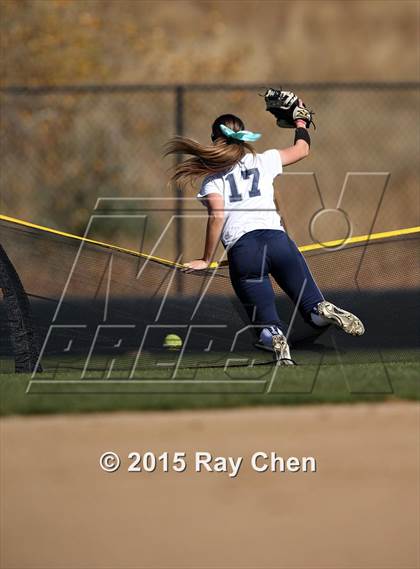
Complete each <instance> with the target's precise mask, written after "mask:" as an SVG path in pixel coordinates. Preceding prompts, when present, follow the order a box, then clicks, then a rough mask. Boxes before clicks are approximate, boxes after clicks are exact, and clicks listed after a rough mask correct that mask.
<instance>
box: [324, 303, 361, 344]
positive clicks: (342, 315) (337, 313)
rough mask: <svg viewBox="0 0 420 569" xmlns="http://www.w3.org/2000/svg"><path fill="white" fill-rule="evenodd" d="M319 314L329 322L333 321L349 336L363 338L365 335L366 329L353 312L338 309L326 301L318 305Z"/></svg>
mask: <svg viewBox="0 0 420 569" xmlns="http://www.w3.org/2000/svg"><path fill="white" fill-rule="evenodd" d="M316 309H317V312H318V314H319V315H320V316H323V317H324V318H326V319H327V320H332V323H333V324H335V325H336V326H338V327H339V328H341V329H342V330H344V332H346V333H347V334H351V335H352V336H362V335H363V334H364V333H365V327H364V326H363V323H362V321H361V320H360V319H359V318H357V316H355V315H354V314H352V313H351V312H348V311H347V310H343V309H342V308H338V307H337V306H335V305H334V304H333V303H332V302H328V301H327V300H324V301H322V302H320V303H318V305H317V307H316Z"/></svg>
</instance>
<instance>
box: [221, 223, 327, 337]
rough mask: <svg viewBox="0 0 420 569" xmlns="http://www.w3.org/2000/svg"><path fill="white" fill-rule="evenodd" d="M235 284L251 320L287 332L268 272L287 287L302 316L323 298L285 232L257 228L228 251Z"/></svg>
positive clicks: (305, 317)
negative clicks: (277, 327) (278, 327)
mask: <svg viewBox="0 0 420 569" xmlns="http://www.w3.org/2000/svg"><path fill="white" fill-rule="evenodd" d="M228 260H229V272H230V279H231V281H232V286H233V288H234V290H235V293H236V295H237V296H238V298H239V300H240V301H241V302H242V304H243V305H244V307H245V309H246V311H247V313H248V316H249V319H250V320H251V322H252V323H253V324H255V325H257V326H258V327H261V326H264V325H273V324H277V325H278V326H280V328H281V329H282V330H283V332H285V333H286V331H287V330H285V329H284V323H283V322H282V320H281V319H280V318H279V315H278V313H277V309H276V304H275V294H274V291H273V287H272V284H271V280H270V277H269V275H272V277H273V278H274V280H275V281H276V282H277V284H278V285H279V286H280V288H282V289H283V290H284V292H285V293H286V294H287V295H288V296H289V298H290V299H291V300H292V302H293V303H294V304H297V302H298V300H299V298H300V301H299V306H298V309H299V311H300V313H301V314H302V316H303V318H304V319H305V320H306V321H307V322H310V314H311V312H312V309H313V308H314V307H315V306H316V305H317V304H318V302H321V301H322V300H324V297H323V296H322V294H321V291H320V290H319V288H318V287H317V285H316V283H315V281H314V278H313V276H312V274H311V272H310V270H309V268H308V265H307V264H306V261H305V259H304V257H303V255H302V254H301V253H300V251H299V249H298V248H297V246H296V244H295V242H294V241H293V240H292V239H290V237H289V236H288V235H287V233H285V232H284V231H279V230H275V229H257V230H255V231H250V232H249V233H246V234H245V235H243V236H242V237H241V238H240V239H239V240H238V241H237V242H236V243H235V245H233V247H231V249H229V251H228Z"/></svg>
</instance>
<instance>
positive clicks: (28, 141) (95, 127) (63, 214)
mask: <svg viewBox="0 0 420 569" xmlns="http://www.w3.org/2000/svg"><path fill="white" fill-rule="evenodd" d="M289 87H290V88H292V89H294V90H296V91H297V92H298V93H299V95H300V96H301V97H302V98H303V99H304V100H305V102H306V103H307V105H308V106H310V107H312V108H313V109H315V111H316V115H315V122H316V124H317V130H316V131H315V132H314V133H313V135H312V138H313V145H312V152H311V155H310V157H309V158H308V159H307V160H306V161H304V162H301V163H299V164H296V165H294V166H292V167H290V169H287V172H288V174H287V175H286V176H282V177H280V178H279V179H277V182H276V190H277V197H278V201H279V207H280V210H281V212H282V215H283V218H284V221H285V224H286V226H287V228H288V230H289V231H290V233H291V234H292V235H293V237H294V238H295V239H296V240H297V241H298V243H299V244H304V243H307V242H310V241H312V239H313V235H312V234H311V231H310V222H311V219H312V218H313V215H314V213H315V212H316V211H317V210H319V209H322V208H331V209H335V208H336V207H337V205H339V206H340V208H341V209H342V210H344V211H345V212H346V215H347V217H350V218H351V220H352V225H353V233H354V234H363V233H368V232H369V231H371V230H374V231H387V230H392V229H398V228H401V227H409V226H413V225H417V224H418V201H417V200H418V182H419V179H418V155H419V152H418V151H419V139H418V128H417V124H418V108H419V107H418V102H419V89H418V87H419V84H417V83H404V84H344V85H342V84H301V85H290V86H289ZM264 88H265V86H263V85H247V86H230V85H223V86H218V85H212V86H210V85H209V86H203V85H201V86H198V85H195V86H193V85H192V86H187V85H186V86H135V85H133V86H100V87H98V86H96V87H93V86H92V87H89V86H86V87H45V88H44V87H38V88H18V87H15V88H6V89H3V90H2V92H1V128H2V136H1V172H0V191H1V198H2V206H1V210H2V213H4V214H7V215H10V216H14V217H17V218H21V219H26V220H30V221H32V222H34V223H38V224H41V225H46V226H50V227H55V228H58V229H60V230H63V231H70V232H75V233H79V234H80V233H83V232H84V230H85V228H86V224H87V222H88V220H89V217H90V215H91V213H92V211H93V209H94V207H95V204H96V203H97V199H98V198H101V197H116V198H137V197H141V198H144V197H148V198H151V197H153V198H161V197H166V198H171V197H173V196H171V193H170V190H169V189H168V188H167V180H168V173H167V170H168V168H169V167H170V166H171V163H172V162H173V160H172V159H169V158H168V159H163V158H162V148H163V145H164V143H165V142H166V141H167V140H168V139H169V138H170V137H171V136H172V135H174V134H175V133H179V134H181V133H182V134H185V135H188V136H190V137H192V138H195V139H197V140H200V141H202V142H206V141H209V136H210V125H211V123H212V121H213V120H214V118H215V117H216V116H218V115H220V114H222V113H227V112H233V113H234V114H237V115H239V116H241V117H242V118H243V120H244V122H245V124H246V126H247V128H250V129H252V130H256V131H260V132H262V133H263V137H262V139H261V140H260V141H259V142H258V143H256V145H255V146H256V149H257V151H263V150H265V149H267V148H273V147H274V148H277V147H280V148H281V147H285V146H288V145H289V144H291V143H292V140H293V134H292V132H291V131H287V130H280V129H278V128H276V126H275V123H274V121H273V117H272V116H271V115H270V114H269V113H266V112H265V106H264V104H263V100H262V99H260V98H259V97H258V93H261V92H263V91H264ZM302 172H305V173H312V172H313V173H315V175H316V180H315V178H314V177H313V175H311V174H310V175H308V174H302V175H297V174H298V173H302ZM348 172H352V173H357V174H355V175H351V176H350V177H348V178H347V179H346V174H347V173H348ZM388 174H389V175H390V176H388ZM388 177H389V180H388ZM316 182H317V183H316ZM387 182H388V183H387ZM343 184H344V186H345V188H344V189H345V192H344V195H343V196H342V199H341V202H340V203H339V204H338V198H339V196H340V193H342V189H343ZM386 184H387V185H386ZM385 187H386V191H384V189H385ZM193 195H194V194H193V192H190V197H191V196H193ZM150 203H156V207H157V208H159V204H158V202H157V201H156V202H154V201H153V200H152V202H150ZM192 203H193V202H189V205H188V208H189V207H191V205H190V204H192ZM197 207H199V206H197ZM165 208H166V209H167V210H169V211H167V212H166V213H164V214H163V213H161V214H155V215H149V223H148V229H147V235H146V238H145V239H144V240H143V246H144V247H145V249H146V250H148V249H149V250H150V247H151V245H152V244H153V243H154V242H155V240H156V239H157V238H158V237H159V235H160V233H161V231H162V226H163V223H164V219H166V217H167V216H168V215H169V213H171V214H172V213H174V212H175V213H176V212H178V213H182V212H183V211H185V205H184V206H183V205H182V204H180V202H179V200H178V201H175V200H174V201H173V202H172V201H171V200H167V201H166V202H165ZM183 208H184V209H183ZM188 208H187V209H188ZM330 214H331V215H329V216H328V215H327V216H325V218H324V226H323V227H321V230H320V228H318V230H317V231H321V233H322V235H323V237H324V236H326V237H327V238H331V239H333V238H337V237H340V232H341V231H342V229H343V228H342V224H343V219H341V218H340V216H338V217H337V219H334V212H330ZM165 216H166V217H165ZM202 225H203V220H202V219H196V218H189V217H188V218H187V219H185V220H184V221H183V222H179V221H178V222H177V223H175V224H174V229H173V233H171V234H170V233H168V235H167V237H168V238H167V239H166V240H164V241H165V242H162V245H161V248H160V250H159V254H161V255H162V256H165V257H168V258H171V259H174V258H178V257H179V255H180V254H181V253H182V254H183V258H184V259H185V258H186V257H190V256H196V255H200V254H201V248H202V244H203V240H204V228H203V227H202ZM106 237H107V239H112V240H114V241H115V240H117V241H118V242H119V243H120V244H122V245H126V246H133V245H136V246H138V244H137V243H135V244H134V243H132V239H134V238H133V236H132V234H131V233H130V232H128V233H125V232H124V229H121V227H119V226H118V224H116V225H114V226H110V227H109V228H108V235H106Z"/></svg>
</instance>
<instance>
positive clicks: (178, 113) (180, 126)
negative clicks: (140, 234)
mask: <svg viewBox="0 0 420 569" xmlns="http://www.w3.org/2000/svg"><path fill="white" fill-rule="evenodd" d="M184 95H185V87H183V86H182V85H178V86H177V87H176V88H175V132H176V134H177V135H178V136H183V135H184V120H185V119H184ZM181 161H182V155H181V154H176V155H175V164H176V165H177V164H179V163H180V162H181ZM176 198H177V200H176V207H175V215H176V218H175V221H176V223H175V232H176V236H175V249H176V251H175V258H176V259H178V262H183V259H182V254H183V251H184V220H183V209H184V208H183V200H182V199H180V198H182V192H181V188H179V187H177V188H176ZM175 282H176V291H177V293H178V294H182V293H183V282H184V280H183V279H182V275H181V273H180V272H179V271H178V272H177V275H176V280H175Z"/></svg>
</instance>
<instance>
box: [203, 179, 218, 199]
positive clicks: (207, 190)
mask: <svg viewBox="0 0 420 569" xmlns="http://www.w3.org/2000/svg"><path fill="white" fill-rule="evenodd" d="M209 194H219V195H220V196H223V190H222V188H221V187H220V185H219V184H217V182H216V180H212V179H211V178H210V179H209V178H204V180H203V183H202V184H201V188H200V191H199V192H198V194H197V198H198V199H199V200H201V199H203V198H205V197H206V196H208V195H209Z"/></svg>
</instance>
